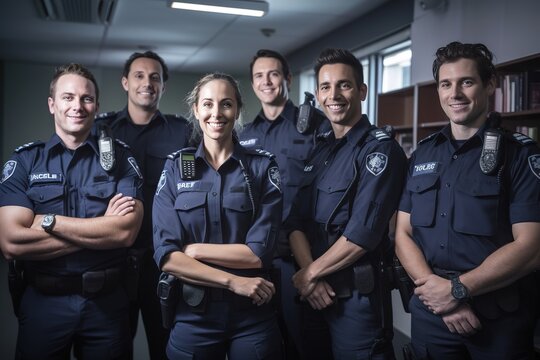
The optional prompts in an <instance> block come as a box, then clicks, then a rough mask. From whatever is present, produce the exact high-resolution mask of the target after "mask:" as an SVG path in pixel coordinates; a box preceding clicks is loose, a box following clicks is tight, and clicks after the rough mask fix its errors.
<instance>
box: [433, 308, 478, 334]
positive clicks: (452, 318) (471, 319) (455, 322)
mask: <svg viewBox="0 0 540 360" xmlns="http://www.w3.org/2000/svg"><path fill="white" fill-rule="evenodd" d="M442 319H443V321H444V323H445V324H446V327H447V328H448V330H450V332H451V333H454V334H455V333H458V334H460V335H463V336H471V335H474V334H476V333H477V332H478V331H480V329H482V324H480V320H479V319H478V317H476V314H475V313H474V311H473V310H472V309H471V307H470V306H469V304H461V305H459V306H458V307H457V308H456V309H454V310H453V311H451V312H449V313H447V314H445V315H443V316H442Z"/></svg>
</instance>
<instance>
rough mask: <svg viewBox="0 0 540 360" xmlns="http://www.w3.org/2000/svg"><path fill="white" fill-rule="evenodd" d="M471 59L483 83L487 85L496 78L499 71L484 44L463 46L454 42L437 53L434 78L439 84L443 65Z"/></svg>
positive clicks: (434, 62)
mask: <svg viewBox="0 0 540 360" xmlns="http://www.w3.org/2000/svg"><path fill="white" fill-rule="evenodd" d="M463 58H465V59H471V60H474V62H475V63H476V68H477V70H478V75H479V76H480V79H481V80H482V83H483V84H484V86H485V85H487V83H488V82H489V81H490V80H491V79H492V78H494V77H495V76H496V74H497V71H496V70H495V65H493V53H492V52H491V51H489V49H488V48H487V47H486V45H484V44H463V43H460V42H459V41H454V42H451V43H449V44H448V45H446V46H444V47H441V48H439V49H438V50H437V52H436V53H435V60H434V61H433V78H434V79H435V81H436V82H437V83H438V82H439V69H440V68H441V66H442V65H443V64H446V63H451V62H455V61H457V60H459V59H463Z"/></svg>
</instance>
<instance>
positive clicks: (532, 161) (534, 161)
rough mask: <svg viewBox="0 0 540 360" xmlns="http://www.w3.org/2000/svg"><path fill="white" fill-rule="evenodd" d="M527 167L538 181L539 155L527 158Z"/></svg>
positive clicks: (539, 171) (539, 176)
mask: <svg viewBox="0 0 540 360" xmlns="http://www.w3.org/2000/svg"><path fill="white" fill-rule="evenodd" d="M529 167H530V168H531V171H532V172H533V174H534V175H536V177H537V178H539V179H540V154H537V155H531V156H529Z"/></svg>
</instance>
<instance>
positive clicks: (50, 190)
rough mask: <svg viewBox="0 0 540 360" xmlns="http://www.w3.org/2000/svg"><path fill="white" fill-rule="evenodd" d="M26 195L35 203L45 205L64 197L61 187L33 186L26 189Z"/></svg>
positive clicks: (62, 187)
mask: <svg viewBox="0 0 540 360" xmlns="http://www.w3.org/2000/svg"><path fill="white" fill-rule="evenodd" d="M26 195H28V197H29V198H30V199H31V200H32V201H33V202H36V203H45V202H48V201H51V200H53V199H56V198H57V197H60V196H62V195H64V186H63V185H48V186H34V187H31V188H30V189H28V191H27V192H26Z"/></svg>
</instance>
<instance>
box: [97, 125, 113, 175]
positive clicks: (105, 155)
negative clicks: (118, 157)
mask: <svg viewBox="0 0 540 360" xmlns="http://www.w3.org/2000/svg"><path fill="white" fill-rule="evenodd" d="M98 134H99V139H98V147H99V164H100V165H101V167H102V168H103V170H105V171H107V172H109V171H112V170H113V169H114V165H115V156H114V138H113V136H112V131H111V128H110V127H109V126H107V125H105V124H101V125H100V126H99V129H98Z"/></svg>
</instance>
